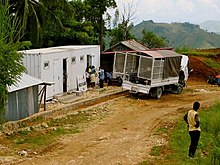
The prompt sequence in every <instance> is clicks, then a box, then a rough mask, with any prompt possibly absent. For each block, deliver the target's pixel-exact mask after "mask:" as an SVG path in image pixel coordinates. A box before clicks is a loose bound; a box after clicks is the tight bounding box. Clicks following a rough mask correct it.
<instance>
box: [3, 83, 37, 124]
mask: <svg viewBox="0 0 220 165" xmlns="http://www.w3.org/2000/svg"><path fill="white" fill-rule="evenodd" d="M37 111H38V86H37V85H36V86H32V87H28V88H24V89H21V90H18V91H15V92H11V93H9V94H8V104H7V106H6V112H5V120H6V121H17V120H20V119H24V118H26V117H29V116H31V115H33V114H35V113H37Z"/></svg>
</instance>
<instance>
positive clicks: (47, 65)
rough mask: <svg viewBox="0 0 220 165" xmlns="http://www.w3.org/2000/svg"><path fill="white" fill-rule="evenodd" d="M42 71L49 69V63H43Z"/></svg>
mask: <svg viewBox="0 0 220 165" xmlns="http://www.w3.org/2000/svg"><path fill="white" fill-rule="evenodd" d="M44 69H49V61H47V62H44Z"/></svg>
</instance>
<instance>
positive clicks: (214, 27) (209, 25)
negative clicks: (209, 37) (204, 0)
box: [200, 20, 220, 34]
mask: <svg viewBox="0 0 220 165" xmlns="http://www.w3.org/2000/svg"><path fill="white" fill-rule="evenodd" d="M200 27H201V28H202V29H205V30H207V31H208V32H214V33H217V34H220V21H212V20H209V21H204V22H202V23H201V24H200Z"/></svg>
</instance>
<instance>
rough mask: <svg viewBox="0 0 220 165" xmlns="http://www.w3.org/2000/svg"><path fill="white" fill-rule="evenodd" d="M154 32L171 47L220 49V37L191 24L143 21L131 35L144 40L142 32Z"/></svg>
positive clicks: (135, 27)
mask: <svg viewBox="0 0 220 165" xmlns="http://www.w3.org/2000/svg"><path fill="white" fill-rule="evenodd" d="M143 29H145V30H146V31H153V32H154V33H156V34H157V35H159V36H162V37H165V38H166V40H168V41H169V43H168V46H170V47H174V48H177V47H184V46H185V47H188V48H218V47H220V35H218V34H216V33H212V32H207V31H206V30H203V29H201V28H200V26H199V25H194V24H190V23H170V24H169V23H155V22H153V21H143V22H142V23H140V24H138V25H136V26H134V28H133V29H132V30H131V33H132V34H133V35H134V36H135V37H136V38H137V39H138V40H141V39H142V30H143Z"/></svg>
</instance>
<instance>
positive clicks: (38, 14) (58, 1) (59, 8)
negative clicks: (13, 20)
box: [9, 0, 71, 48]
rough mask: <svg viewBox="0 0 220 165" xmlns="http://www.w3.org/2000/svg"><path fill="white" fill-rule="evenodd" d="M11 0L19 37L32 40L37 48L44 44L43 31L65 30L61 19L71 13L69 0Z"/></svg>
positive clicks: (11, 10)
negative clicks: (16, 19)
mask: <svg viewBox="0 0 220 165" xmlns="http://www.w3.org/2000/svg"><path fill="white" fill-rule="evenodd" d="M9 1H10V4H11V7H10V12H11V13H13V14H15V15H16V16H17V18H18V25H19V26H18V27H17V28H18V29H20V31H19V38H20V39H22V40H23V41H24V40H30V41H31V42H32V44H33V47H35V48H36V47H41V46H42V44H43V41H42V39H43V32H45V31H49V30H51V29H52V30H54V29H59V30H60V31H61V30H63V29H62V28H63V25H62V22H61V20H60V19H65V18H66V15H67V14H70V13H71V9H70V7H71V6H70V5H69V2H68V0H9ZM51 27H52V28H51ZM63 31H64V30H63Z"/></svg>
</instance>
